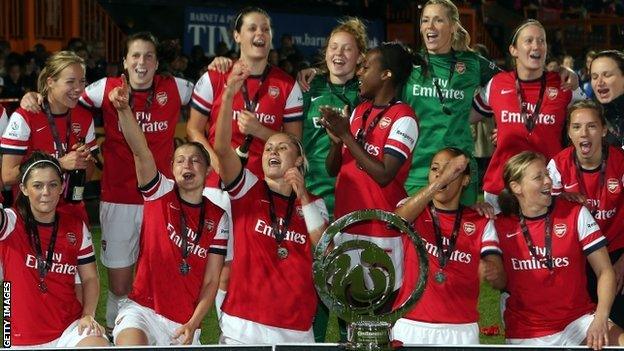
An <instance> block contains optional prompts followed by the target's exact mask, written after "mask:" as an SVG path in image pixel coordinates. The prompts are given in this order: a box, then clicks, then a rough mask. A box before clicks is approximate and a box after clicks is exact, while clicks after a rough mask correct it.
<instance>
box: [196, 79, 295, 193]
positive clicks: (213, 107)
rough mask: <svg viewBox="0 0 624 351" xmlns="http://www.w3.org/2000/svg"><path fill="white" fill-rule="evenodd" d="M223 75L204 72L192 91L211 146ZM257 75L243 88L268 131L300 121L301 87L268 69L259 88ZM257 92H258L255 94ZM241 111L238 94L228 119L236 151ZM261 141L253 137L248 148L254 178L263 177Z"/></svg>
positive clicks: (242, 105) (240, 99)
mask: <svg viewBox="0 0 624 351" xmlns="http://www.w3.org/2000/svg"><path fill="white" fill-rule="evenodd" d="M229 74H230V73H229V72H227V73H219V72H217V71H211V70H209V71H207V72H206V73H204V75H202V76H201V78H200V79H199V80H198V81H197V84H196V85H195V91H194V92H193V101H192V106H193V107H194V108H195V109H197V110H198V111H200V112H201V113H203V114H204V115H206V116H208V125H207V128H208V130H207V131H206V133H207V134H208V141H209V142H210V143H211V144H212V143H214V137H215V127H216V121H217V117H218V116H219V109H220V108H221V94H223V91H224V90H225V89H224V85H225V82H226V81H227V77H228V76H229ZM260 78H261V77H260V76H250V77H249V78H247V89H248V95H249V99H250V100H251V101H253V100H254V97H255V96H256V94H257V96H258V100H257V101H258V104H257V106H256V110H255V114H256V118H258V120H259V121H260V123H261V124H262V125H263V126H265V127H267V128H269V129H272V130H275V131H281V130H282V127H283V125H284V123H289V122H295V121H300V120H302V119H303V117H302V113H303V97H302V94H301V88H299V84H298V83H297V82H295V80H294V79H293V78H292V77H291V76H289V75H288V74H286V72H284V71H282V70H281V69H279V68H277V67H271V68H270V71H269V73H268V75H267V77H266V79H265V80H264V82H262V85H260ZM258 89H260V91H258ZM244 109H245V101H244V99H243V94H242V92H240V91H239V92H238V93H236V95H234V100H233V103H232V111H233V113H234V118H233V120H232V147H233V148H236V147H238V146H239V145H241V144H242V143H243V141H244V139H245V135H243V134H242V133H241V132H240V130H239V129H238V123H237V122H236V117H237V116H238V114H240V111H241V110H244ZM263 148H264V141H263V140H261V139H258V138H254V139H253V141H252V143H251V146H250V147H249V159H248V161H247V165H246V167H247V168H249V170H251V171H252V172H253V173H254V174H255V175H257V176H259V177H264V173H263V171H262V151H263ZM211 177H212V178H213V180H212V181H211V183H214V184H216V183H217V182H216V180H217V175H216V174H212V175H211Z"/></svg>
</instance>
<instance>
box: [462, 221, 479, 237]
mask: <svg viewBox="0 0 624 351" xmlns="http://www.w3.org/2000/svg"><path fill="white" fill-rule="evenodd" d="M476 229H477V227H476V226H475V224H474V223H472V222H466V223H464V233H466V235H468V236H470V235H472V234H474V232H475V230H476Z"/></svg>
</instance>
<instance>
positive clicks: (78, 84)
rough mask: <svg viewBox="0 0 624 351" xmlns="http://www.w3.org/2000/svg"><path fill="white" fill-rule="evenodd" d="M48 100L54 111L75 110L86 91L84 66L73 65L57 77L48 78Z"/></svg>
mask: <svg viewBox="0 0 624 351" xmlns="http://www.w3.org/2000/svg"><path fill="white" fill-rule="evenodd" d="M47 85H48V100H49V102H50V104H51V105H53V106H52V107H53V109H56V110H64V109H67V108H74V107H76V104H77V103H78V99H79V98H80V95H81V94H82V92H84V90H85V71H84V68H83V67H82V65H80V64H78V63H73V64H71V65H69V66H67V67H65V68H64V69H63V70H62V71H61V72H60V73H59V74H58V75H57V76H56V77H54V78H52V77H48V79H47Z"/></svg>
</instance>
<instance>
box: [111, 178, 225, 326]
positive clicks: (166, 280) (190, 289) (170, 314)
mask: <svg viewBox="0 0 624 351" xmlns="http://www.w3.org/2000/svg"><path fill="white" fill-rule="evenodd" d="M141 190H142V191H143V196H144V198H145V204H144V209H143V211H144V216H143V225H142V227H141V247H140V251H139V258H138V260H137V265H136V277H135V279H134V284H133V285H132V291H131V292H130V294H129V295H128V298H129V299H131V300H133V301H135V302H136V303H138V304H140V305H142V306H145V307H148V308H151V309H153V310H154V311H155V312H156V313H158V314H159V315H161V316H164V317H165V318H167V319H169V320H171V321H174V322H177V323H180V324H185V323H186V322H188V320H189V319H190V318H191V316H192V315H193V312H194V311H195V308H196V306H197V303H198V300H199V296H200V292H201V287H202V283H203V281H204V273H205V270H206V263H207V261H208V260H207V259H208V255H209V254H218V255H225V254H226V248H227V241H228V236H229V224H228V218H227V215H226V213H225V211H224V210H223V209H222V208H221V207H219V206H217V205H215V204H214V203H213V202H212V201H210V199H206V201H204V203H205V220H204V228H203V231H202V234H201V235H199V241H197V236H198V233H197V230H198V225H199V223H198V222H199V217H200V208H201V204H198V205H193V204H189V203H186V202H184V201H181V200H180V199H178V196H177V195H176V191H175V183H174V181H173V180H171V179H167V178H165V177H164V176H163V175H162V174H158V176H157V177H156V178H155V179H154V180H153V181H151V182H150V183H149V184H147V185H145V186H144V187H143V188H142V189H141ZM181 212H183V213H184V214H185V216H184V217H185V218H186V222H187V223H186V226H187V227H188V228H190V230H189V231H188V242H189V243H188V247H189V255H188V258H187V259H186V262H188V264H189V265H190V270H189V272H188V274H186V275H183V274H182V273H181V271H180V265H181V264H182V249H181V247H182V245H183V239H182V235H181V233H182V232H181V229H180V226H181V217H180V216H181ZM122 314H123V310H122V311H121V312H120V316H121V315H122Z"/></svg>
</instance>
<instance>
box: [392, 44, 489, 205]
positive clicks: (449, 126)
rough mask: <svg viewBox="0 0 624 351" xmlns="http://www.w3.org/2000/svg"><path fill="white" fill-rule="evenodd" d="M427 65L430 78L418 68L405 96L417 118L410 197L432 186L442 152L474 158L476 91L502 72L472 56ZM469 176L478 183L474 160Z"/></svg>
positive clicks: (434, 59) (432, 59) (437, 58)
mask: <svg viewBox="0 0 624 351" xmlns="http://www.w3.org/2000/svg"><path fill="white" fill-rule="evenodd" d="M428 62H429V65H428V68H427V72H423V67H422V66H415V67H414V69H413V70H412V73H411V75H410V77H409V80H408V82H407V84H406V85H405V88H404V90H403V101H404V102H406V103H408V104H409V105H410V106H411V107H412V108H413V109H414V112H416V116H417V118H418V132H419V133H418V142H417V144H416V148H415V149H414V154H413V157H412V168H411V169H410V173H409V176H408V177H407V180H406V182H405V189H406V190H407V192H408V194H410V195H413V193H414V192H415V191H416V190H417V189H418V188H421V187H423V186H425V185H426V184H427V183H428V179H427V177H428V173H429V164H430V163H431V159H432V157H433V155H435V153H436V152H437V151H438V150H440V149H443V148H445V147H450V146H452V147H457V148H459V149H461V150H463V151H464V152H467V153H469V154H470V155H472V154H473V152H474V140H473V138H472V133H471V130H470V121H469V116H470V110H471V107H472V98H473V97H474V94H475V92H476V90H477V88H479V87H482V86H485V85H486V84H487V82H488V81H489V80H490V79H491V78H492V77H493V76H494V75H495V74H496V73H498V72H499V71H500V70H499V69H498V67H497V66H496V65H495V64H494V63H493V62H490V61H488V60H486V59H485V58H483V57H482V56H480V55H478V54H476V53H474V52H471V51H455V52H452V53H448V54H441V55H428ZM453 62H455V65H454V69H453V70H452V72H451V69H450V68H451V67H452V66H453ZM449 78H450V80H449ZM436 82H437V87H436V84H435V83H436ZM440 94H441V95H442V99H440V98H439V95H440ZM444 111H445V112H446V113H445V112H444ZM471 171H472V172H471V173H472V175H473V176H472V177H471V183H476V182H477V177H476V163H475V162H474V159H473V160H472V162H471Z"/></svg>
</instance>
